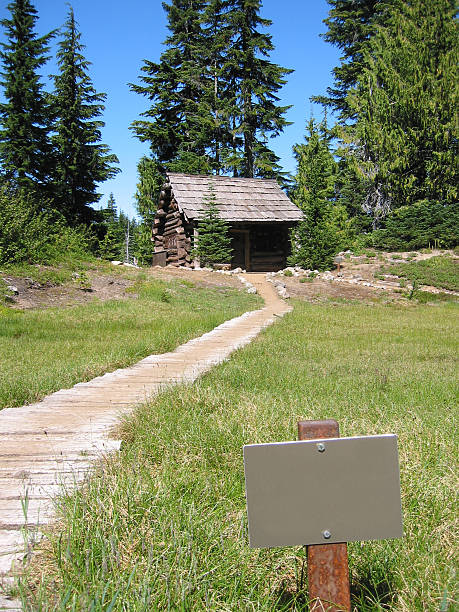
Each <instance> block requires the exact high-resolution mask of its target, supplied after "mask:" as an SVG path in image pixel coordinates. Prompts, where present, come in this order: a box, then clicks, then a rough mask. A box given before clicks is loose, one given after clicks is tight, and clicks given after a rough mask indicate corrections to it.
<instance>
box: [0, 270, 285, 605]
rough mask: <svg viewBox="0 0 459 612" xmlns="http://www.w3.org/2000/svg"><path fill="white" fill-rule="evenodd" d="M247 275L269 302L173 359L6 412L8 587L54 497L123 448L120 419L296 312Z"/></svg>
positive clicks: (0, 482)
mask: <svg viewBox="0 0 459 612" xmlns="http://www.w3.org/2000/svg"><path fill="white" fill-rule="evenodd" d="M244 276H245V277H246V279H247V280H249V282H251V283H252V284H253V285H255V287H256V288H257V290H258V293H259V294H260V295H261V297H262V298H263V299H264V300H265V306H264V307H263V308H262V309H260V310H255V311H253V312H247V313H245V314H243V315H242V316H240V317H236V318H235V319H231V320H230V321H227V322H225V323H223V324H222V325H219V326H218V327H216V328H215V329H214V330H212V331H210V332H208V333H206V334H204V335H203V336H201V337H199V338H196V339H194V340H190V341H189V342H187V343H186V344H183V345H182V346H180V347H178V348H177V349H176V350H175V351H173V352H171V353H165V354H162V355H151V356H149V357H146V358H145V359H142V361H139V362H138V363H137V364H135V365H134V366H132V367H130V368H126V369H123V370H117V371H115V372H112V373H109V374H105V375H104V376H100V377H98V378H95V379H93V380H91V381H89V382H87V383H80V384H77V385H75V386H74V387H73V388H71V389H65V390H61V391H58V392H56V393H53V394H52V395H49V396H48V397H46V398H45V399H43V400H42V401H41V402H39V403H36V404H32V405H29V406H22V407H20V408H7V409H4V410H2V411H1V412H0V440H1V446H0V579H3V581H4V582H5V584H6V583H7V581H8V580H11V577H10V574H11V571H12V569H14V567H16V568H17V569H20V567H21V564H22V563H23V562H24V560H25V559H26V558H27V555H28V554H29V552H30V550H31V547H32V546H33V543H34V541H36V540H37V538H39V537H40V535H39V533H40V532H39V528H40V525H43V524H46V523H48V522H49V521H51V520H52V518H53V515H54V508H53V497H54V496H55V495H56V494H58V493H59V491H61V490H62V487H63V486H64V487H72V486H74V485H75V483H77V482H80V481H81V480H82V479H83V478H84V477H85V475H86V474H87V472H88V470H89V469H90V467H91V465H92V462H93V461H94V460H95V459H97V457H99V456H100V455H101V453H102V454H103V453H106V452H110V451H113V450H116V449H118V448H119V444H120V443H119V441H117V440H113V439H110V438H109V433H110V430H111V427H112V426H113V425H114V424H115V423H116V422H117V421H118V419H119V416H120V414H121V413H122V412H126V411H128V410H129V409H130V408H131V407H132V406H134V405H135V404H138V403H140V402H143V401H145V400H146V399H148V397H150V396H152V395H155V394H157V393H158V392H160V390H161V388H164V387H165V386H169V385H171V384H177V383H180V382H182V381H194V380H195V379H196V378H197V377H198V376H200V375H201V374H202V373H204V372H206V371H208V370H209V369H210V368H211V367H212V366H214V365H216V364H218V363H221V362H222V361H224V360H225V359H227V358H228V356H229V355H230V354H231V353H232V352H233V351H234V350H236V349H238V348H240V347H242V346H244V345H246V344H248V343H249V342H250V341H251V340H252V339H253V338H254V337H255V336H256V335H257V334H258V333H259V332H260V331H261V329H263V328H264V327H266V326H267V325H270V324H271V323H273V322H274V321H275V320H276V316H283V315H284V314H285V313H286V312H288V311H289V310H290V309H291V308H290V307H289V306H288V305H287V304H286V303H285V302H284V301H283V300H281V299H280V298H279V297H278V295H277V293H276V291H275V290H274V288H273V286H272V285H270V284H269V283H267V282H266V279H265V275H264V274H248V275H244ZM25 534H26V535H27V544H26V547H25V546H24V535H25ZM0 584H1V583H0ZM19 609H21V608H20V604H19V603H18V602H17V601H16V602H15V601H11V600H9V599H7V598H5V597H3V598H2V595H1V594H0V610H19Z"/></svg>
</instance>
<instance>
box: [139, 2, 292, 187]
mask: <svg viewBox="0 0 459 612" xmlns="http://www.w3.org/2000/svg"><path fill="white" fill-rule="evenodd" d="M164 8H165V10H166V13H167V18H168V27H169V30H170V35H169V37H168V38H167V39H166V41H165V44H166V46H167V48H166V50H165V51H164V52H163V53H162V55H161V58H160V61H159V63H155V62H152V61H145V63H144V65H143V67H142V73H143V74H142V76H141V77H140V80H141V84H137V85H136V84H133V85H131V88H132V90H133V91H135V92H137V93H139V94H141V95H144V96H146V97H147V98H148V99H149V100H150V101H151V102H152V104H151V106H150V108H149V109H148V110H147V111H146V112H145V113H143V117H144V119H142V120H138V121H134V122H133V124H132V126H131V127H132V130H133V131H134V133H135V134H136V136H137V137H138V138H139V139H140V140H141V141H142V142H148V143H149V144H150V148H151V152H152V156H153V160H154V161H155V162H156V163H157V164H158V167H159V168H160V169H161V172H164V170H165V169H167V170H169V171H173V172H189V173H192V174H210V173H211V172H215V173H217V174H219V173H221V172H227V171H232V172H233V174H234V175H235V176H248V177H253V176H263V177H280V178H281V177H282V172H281V169H280V167H279V164H278V162H279V158H278V157H277V156H276V155H275V154H274V153H273V151H272V150H271V149H270V148H269V147H268V144H267V143H268V137H269V136H275V135H277V134H279V133H280V132H281V131H282V130H283V128H284V126H285V125H286V124H287V122H286V120H285V119H284V116H283V115H284V114H285V111H286V110H287V108H288V107H281V106H279V105H278V97H277V95H276V94H277V92H278V91H279V89H280V88H281V86H282V85H283V84H284V83H285V80H284V76H285V75H286V74H288V73H289V72H290V71H289V70H287V69H285V68H282V67H280V66H278V65H276V64H273V63H272V62H270V61H269V60H268V59H267V58H268V56H269V54H270V52H271V51H272V50H273V45H272V41H271V36H269V35H268V34H266V33H264V32H262V31H261V28H267V27H269V25H270V24H271V22H270V21H269V20H267V19H263V18H261V17H260V16H259V12H260V8H261V2H260V0H209V1H205V0H198V1H197V2H193V3H190V2H188V1H186V0H172V1H171V2H170V3H169V4H166V3H164Z"/></svg>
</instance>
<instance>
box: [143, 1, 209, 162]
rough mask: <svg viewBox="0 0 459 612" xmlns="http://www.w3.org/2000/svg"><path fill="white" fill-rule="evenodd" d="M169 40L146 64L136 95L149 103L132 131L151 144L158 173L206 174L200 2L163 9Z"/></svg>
mask: <svg viewBox="0 0 459 612" xmlns="http://www.w3.org/2000/svg"><path fill="white" fill-rule="evenodd" d="M163 7H164V9H165V10H166V13H167V18H168V28H169V31H170V35H169V36H168V37H167V39H166V41H165V45H166V46H167V49H166V51H164V53H162V55H161V58H160V61H159V63H155V62H151V61H148V60H146V61H145V62H144V65H143V67H142V73H143V74H142V76H141V77H140V80H141V83H142V84H140V85H136V84H131V89H132V90H133V91H135V92H136V93H139V94H141V95H144V96H146V97H147V98H148V99H149V100H151V102H152V104H151V106H150V108H149V109H148V110H147V111H146V112H144V113H143V116H144V117H145V119H142V120H139V121H134V122H133V124H132V126H131V127H132V130H133V131H134V133H135V134H136V136H137V137H138V138H139V139H140V140H141V141H142V142H148V143H149V144H150V148H151V152H152V156H153V159H154V160H155V161H157V162H158V165H159V167H160V168H162V169H163V171H164V169H165V167H166V166H167V168H168V169H169V170H171V171H175V172H190V173H207V172H209V170H210V165H209V159H208V157H207V155H206V146H207V144H208V142H209V137H208V134H206V131H205V130H204V123H203V121H202V118H201V116H200V112H199V111H200V101H201V98H202V95H203V87H204V84H203V77H202V73H203V67H204V59H203V56H204V50H203V46H202V43H203V36H202V30H201V20H202V14H203V10H204V7H205V1H204V0H172V2H171V3H170V4H166V3H163Z"/></svg>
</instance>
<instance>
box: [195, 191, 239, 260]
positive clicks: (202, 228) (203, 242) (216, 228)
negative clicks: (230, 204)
mask: <svg viewBox="0 0 459 612" xmlns="http://www.w3.org/2000/svg"><path fill="white" fill-rule="evenodd" d="M203 204H204V212H203V214H202V217H201V218H200V219H199V224H198V230H199V234H198V243H197V244H195V245H194V248H193V257H197V258H199V260H200V263H201V266H212V265H213V264H219V263H229V262H230V260H231V252H232V249H231V237H230V235H229V225H228V223H227V222H226V221H225V220H224V219H222V218H221V217H220V212H219V210H218V205H217V197H216V195H215V187H214V185H213V183H209V187H208V193H206V194H205V195H204V198H203Z"/></svg>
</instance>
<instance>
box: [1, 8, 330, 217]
mask: <svg viewBox="0 0 459 612" xmlns="http://www.w3.org/2000/svg"><path fill="white" fill-rule="evenodd" d="M32 2H33V4H34V6H35V8H36V9H37V11H38V14H39V20H38V22H37V31H38V33H39V34H44V33H46V32H49V31H50V30H52V29H55V28H58V27H60V26H61V25H62V24H63V23H64V22H65V19H66V14H67V10H68V6H67V2H65V1H63V0H62V1H61V0H35V1H34V0H32ZM7 6H8V2H6V1H5V0H2V1H1V4H0V18H1V19H3V18H5V17H8V16H9V11H8V10H7ZM73 8H74V11H75V16H76V19H77V21H78V23H79V27H80V31H81V33H82V42H83V43H84V44H85V45H86V50H85V56H86V58H87V59H88V60H89V61H91V62H92V66H91V70H90V76H91V78H92V80H93V83H94V85H95V87H96V90H97V91H98V92H105V93H106V94H107V100H106V108H105V114H104V117H103V119H104V121H105V123H106V126H105V128H104V130H103V142H104V143H106V144H107V145H109V147H110V148H111V150H112V151H113V153H115V154H116V155H117V156H118V158H119V160H120V168H121V170H122V172H121V173H120V174H118V175H117V177H116V178H115V179H112V180H110V181H107V182H105V183H103V184H102V185H100V188H99V191H100V193H103V197H102V199H101V204H103V205H105V203H106V201H107V198H108V196H109V194H110V192H113V194H114V196H115V199H116V202H117V204H118V208H120V209H121V210H124V211H125V212H126V213H128V214H129V215H134V214H135V206H134V193H135V187H136V182H137V170H136V167H137V162H138V160H139V159H140V158H141V157H142V155H144V154H145V153H147V152H148V147H147V145H145V144H142V143H140V142H139V141H138V140H137V139H136V138H134V137H133V136H132V134H131V132H130V130H129V125H130V124H131V122H132V121H133V120H134V119H137V118H138V117H139V115H140V113H141V112H143V111H144V110H146V108H147V102H148V101H147V100H146V99H145V98H143V96H139V95H138V94H135V93H132V92H131V91H130V90H129V87H128V83H129V82H136V81H137V80H138V75H139V74H140V68H141V66H142V63H143V60H144V59H149V60H152V61H157V60H159V57H160V54H161V52H162V50H163V49H164V46H163V44H162V42H163V41H164V39H165V38H166V36H167V29H166V18H165V14H164V10H163V8H162V3H161V0H129V1H128V2H126V1H125V0H123V1H121V0H75V1H74V2H73ZM328 8H329V6H328V4H327V2H326V0H264V2H263V8H262V12H261V14H262V16H263V17H266V18H268V19H271V20H272V22H273V24H272V26H271V27H270V28H269V33H270V34H271V35H272V37H273V43H274V46H275V51H274V52H273V53H272V55H271V60H272V61H273V62H275V63H277V64H280V65H282V66H285V67H287V68H293V69H294V70H295V72H293V73H292V74H290V75H289V77H288V83H287V84H286V85H285V86H284V87H283V89H282V90H281V92H280V96H281V102H280V103H281V104H283V105H288V104H291V105H292V108H291V109H290V110H289V112H288V115H287V119H288V120H289V121H291V122H292V125H290V126H289V127H287V128H286V129H285V132H284V133H283V134H282V135H281V136H279V137H277V138H275V139H273V140H271V146H272V148H273V149H274V151H275V152H276V153H277V155H279V157H280V158H281V164H282V166H283V168H284V169H285V170H288V171H294V169H295V164H294V159H293V156H292V147H293V145H294V144H295V143H297V142H300V141H302V139H303V137H304V132H305V125H306V121H307V119H308V118H309V116H310V114H311V112H313V113H314V115H315V116H316V117H320V116H321V108H320V107H318V106H314V108H313V105H312V104H311V103H310V102H309V98H310V96H312V95H315V94H320V93H323V92H325V89H326V88H327V86H329V85H331V83H332V75H331V70H332V69H333V67H334V66H336V65H337V64H338V62H339V51H338V49H336V48H335V47H333V46H331V45H330V44H328V43H325V42H324V41H323V39H322V38H320V36H319V34H320V33H322V32H324V31H325V26H324V24H323V23H322V21H323V19H324V18H325V17H326V16H327V14H328ZM0 40H3V31H2V33H1V35H0ZM55 45H56V41H54V43H53V45H52V54H53V55H54V54H55ZM54 71H55V66H54V65H53V61H52V60H51V61H50V62H49V64H48V65H47V66H46V67H45V71H44V74H45V75H49V74H53V73H54ZM44 82H45V83H49V79H47V78H46V77H45V79H44Z"/></svg>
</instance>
